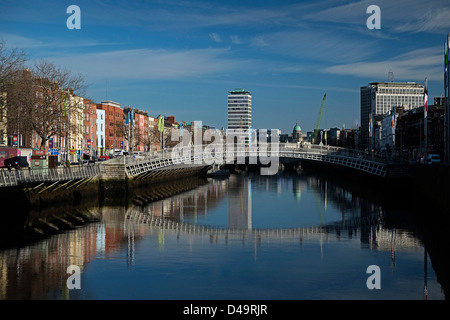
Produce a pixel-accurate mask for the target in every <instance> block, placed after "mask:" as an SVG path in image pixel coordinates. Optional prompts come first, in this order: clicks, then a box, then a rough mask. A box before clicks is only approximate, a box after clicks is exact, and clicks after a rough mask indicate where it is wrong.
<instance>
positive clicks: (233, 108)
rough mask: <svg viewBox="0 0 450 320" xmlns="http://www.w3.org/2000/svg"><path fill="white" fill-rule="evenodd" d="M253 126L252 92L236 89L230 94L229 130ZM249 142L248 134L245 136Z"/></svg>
mask: <svg viewBox="0 0 450 320" xmlns="http://www.w3.org/2000/svg"><path fill="white" fill-rule="evenodd" d="M251 128H252V94H251V92H250V91H246V90H244V89H235V90H233V91H229V94H228V130H236V129H243V130H249V129H251ZM245 141H247V142H248V136H246V137H245Z"/></svg>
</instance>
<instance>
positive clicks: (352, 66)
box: [323, 47, 443, 81]
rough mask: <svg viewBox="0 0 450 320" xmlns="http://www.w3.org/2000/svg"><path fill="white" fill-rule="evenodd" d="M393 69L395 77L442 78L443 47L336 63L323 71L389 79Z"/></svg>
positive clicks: (403, 78) (418, 79)
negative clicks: (382, 58) (375, 59)
mask: <svg viewBox="0 0 450 320" xmlns="http://www.w3.org/2000/svg"><path fill="white" fill-rule="evenodd" d="M391 70H392V71H393V72H394V76H395V79H402V80H409V81H412V80H415V81H420V80H421V79H424V78H425V77H427V78H428V79H429V80H442V77H443V75H442V72H443V71H442V48H441V47H431V48H424V49H417V50H413V51H411V52H408V53H405V54H402V55H399V56H397V57H394V58H392V59H388V60H383V61H376V62H367V61H365V62H357V63H349V64H341V65H335V66H332V67H329V68H325V69H324V70H323V71H324V72H325V73H331V74H337V75H347V76H348V75H349V76H355V77H370V78H373V79H387V74H388V72H389V71H391Z"/></svg>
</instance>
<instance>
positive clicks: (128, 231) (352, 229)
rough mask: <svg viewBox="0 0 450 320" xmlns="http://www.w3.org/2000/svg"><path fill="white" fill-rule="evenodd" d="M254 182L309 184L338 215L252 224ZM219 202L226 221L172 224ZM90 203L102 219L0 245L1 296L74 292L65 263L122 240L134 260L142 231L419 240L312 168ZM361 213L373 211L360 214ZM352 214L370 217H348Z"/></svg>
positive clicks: (373, 245)
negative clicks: (276, 225) (280, 225)
mask: <svg viewBox="0 0 450 320" xmlns="http://www.w3.org/2000/svg"><path fill="white" fill-rule="evenodd" d="M254 190H265V191H267V192H270V193H280V194H281V193H285V192H287V191H289V192H290V194H291V196H292V197H294V198H295V199H296V200H297V201H301V197H302V194H305V193H306V192H312V193H314V195H315V196H316V197H317V199H318V204H319V205H320V208H323V210H325V208H326V207H328V206H332V207H334V208H336V209H338V210H339V211H340V212H341V213H342V220H340V221H336V222H334V223H330V224H329V225H328V226H329V228H326V227H324V226H305V227H304V228H302V227H298V228H293V229H287V230H264V229H258V228H254V226H253V225H252V217H253V216H252V211H253V202H252V191H254ZM224 203H227V206H228V214H229V216H228V226H227V227H224V228H215V227H214V226H211V227H210V228H204V229H202V228H198V229H195V228H193V229H183V228H182V227H180V228H177V227H176V225H177V224H178V225H179V226H183V225H189V224H195V222H197V221H198V218H199V216H207V215H208V214H210V212H212V211H214V209H215V208H217V207H219V206H220V205H222V204H224ZM91 210H97V212H98V215H99V217H101V220H100V221H98V222H94V223H89V224H86V225H85V226H83V227H80V228H77V229H74V230H71V231H68V232H65V233H61V234H57V235H54V236H52V237H50V238H48V239H45V240H42V241H40V242H38V243H36V244H33V245H31V246H25V247H19V248H13V249H8V250H2V251H0V299H71V298H76V297H77V295H78V294H79V292H77V291H75V290H68V289H67V287H66V280H67V277H68V274H67V273H66V270H67V267H68V266H69V265H78V266H79V267H80V268H81V270H82V272H83V268H84V267H86V266H87V265H88V264H89V263H90V262H92V261H93V260H95V259H97V258H107V257H108V255H110V254H112V253H114V252H117V251H118V250H122V249H123V248H127V254H128V261H129V263H130V264H134V263H135V260H134V257H133V252H134V246H135V245H136V243H137V242H138V241H140V240H141V239H143V238H145V237H147V236H152V239H154V240H153V241H155V242H157V244H158V248H159V249H160V250H165V247H164V242H165V237H170V238H176V239H178V241H188V242H189V243H190V246H189V248H190V250H194V249H195V245H196V244H200V243H204V242H205V241H206V242H208V243H210V244H213V245H217V246H222V245H225V246H227V245H231V244H233V243H237V244H239V245H244V246H247V245H248V246H253V247H254V248H255V252H256V251H257V250H258V247H259V246H260V245H261V244H262V243H264V242H271V243H273V242H278V243H280V244H283V243H299V244H300V245H301V243H302V242H303V241H306V240H308V241H309V240H313V241H316V242H322V241H324V242H333V241H340V240H341V238H355V237H359V239H360V243H361V247H362V248H365V249H368V250H379V251H390V252H392V253H395V252H396V251H397V252H398V251H401V250H404V251H407V250H422V249H423V244H422V243H421V241H420V240H419V239H417V237H415V236H414V234H412V233H411V232H410V231H408V230H401V229H398V228H392V227H390V226H386V225H384V224H383V215H384V214H385V212H384V209H383V208H382V207H381V206H379V205H377V204H374V203H372V202H370V201H368V200H365V199H362V198H360V197H357V196H355V195H354V194H353V193H351V192H349V191H348V190H346V189H345V188H343V187H341V186H338V185H334V184H330V183H329V182H327V181H326V180H322V179H319V178H317V177H312V176H306V177H298V176H278V177H270V176H266V177H259V176H253V177H251V178H246V177H244V178H243V177H237V176H232V177H230V179H225V180H211V181H209V182H208V183H206V184H204V185H200V186H198V187H197V188H196V189H193V190H190V191H185V192H181V193H179V194H176V195H173V196H172V197H170V198H167V199H162V200H159V201H153V202H149V203H147V204H146V205H131V206H120V207H118V206H107V205H105V206H99V207H93V208H92V209H91ZM131 217H132V218H131ZM365 217H374V218H375V219H366V220H361V219H360V218H365ZM151 218H157V219H158V221H159V222H161V221H166V222H171V223H172V224H170V227H169V224H163V225H155V224H150V223H148V221H149V220H148V219H151ZM352 218H359V219H360V220H358V221H366V222H367V221H371V223H369V224H359V225H358V224H354V225H352V224H351V223H350V222H351V221H352ZM354 220H357V219H354ZM192 221H193V222H194V223H192ZM330 226H332V227H330ZM87 298H88V297H87Z"/></svg>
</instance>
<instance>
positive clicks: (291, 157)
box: [0, 144, 388, 187]
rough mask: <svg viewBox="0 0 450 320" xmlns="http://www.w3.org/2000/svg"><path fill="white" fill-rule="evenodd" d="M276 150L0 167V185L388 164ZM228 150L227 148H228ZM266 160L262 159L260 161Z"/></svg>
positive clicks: (313, 150) (351, 153)
mask: <svg viewBox="0 0 450 320" xmlns="http://www.w3.org/2000/svg"><path fill="white" fill-rule="evenodd" d="M277 146H278V148H276V149H275V150H273V149H272V150H270V151H269V152H261V151H259V150H237V152H234V149H232V150H233V152H223V153H220V154H219V153H217V154H215V153H214V152H210V151H209V152H205V150H196V149H194V148H192V149H191V150H190V151H191V152H184V151H185V150H184V151H183V152H181V151H179V150H178V151H177V152H173V151H174V150H166V151H164V152H162V153H161V152H159V153H144V154H143V155H141V156H125V157H120V158H115V159H111V160H108V161H105V162H102V163H96V164H95V165H90V166H88V165H84V166H80V165H79V166H71V167H70V168H66V167H57V168H53V169H42V170H29V169H17V170H16V169H10V170H8V169H6V168H0V187H11V186H21V185H30V184H40V183H42V184H57V183H62V182H64V183H65V182H67V183H73V182H74V181H76V182H77V183H83V181H84V182H85V181H88V180H90V179H93V178H95V177H100V178H104V179H114V178H115V177H116V178H118V179H119V180H120V179H125V178H136V179H144V178H145V177H149V176H152V175H156V174H158V175H159V174H164V173H167V172H177V171H178V170H179V171H182V170H187V169H191V168H192V169H193V170H194V169H195V168H197V169H198V168H199V167H208V166H211V165H213V164H214V165H217V164H232V163H238V164H256V163H258V162H259V163H263V164H267V163H268V161H269V164H270V163H271V164H276V167H275V169H276V171H274V172H273V173H276V172H277V170H278V164H279V163H284V162H289V161H295V160H307V161H313V162H323V163H329V164H333V165H338V166H342V167H347V168H351V169H354V170H356V171H358V172H364V173H367V174H370V175H372V176H376V177H382V178H383V177H386V175H387V172H388V165H387V163H386V162H385V161H383V160H382V159H380V158H376V157H373V156H369V155H366V154H364V153H362V152H359V151H357V150H350V149H345V148H338V147H331V146H318V145H309V146H307V147H298V146H297V145H293V146H289V145H287V144H279V145H277ZM227 150H228V149H227ZM263 161H265V162H263Z"/></svg>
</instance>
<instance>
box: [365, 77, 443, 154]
mask: <svg viewBox="0 0 450 320" xmlns="http://www.w3.org/2000/svg"><path fill="white" fill-rule="evenodd" d="M360 93H361V126H360V128H359V130H358V132H357V138H358V144H357V146H358V147H359V148H360V149H363V150H368V151H371V152H375V153H379V154H383V155H387V156H393V155H395V156H397V157H398V156H400V157H402V158H404V159H407V160H420V159H421V158H422V157H423V156H424V155H425V154H431V153H433V154H439V155H440V156H441V158H442V159H444V156H445V154H446V152H445V136H446V127H447V126H448V125H447V124H446V121H445V115H446V113H448V111H447V112H446V111H445V109H446V100H447V99H446V98H445V97H435V98H434V99H433V101H430V102H429V101H428V100H429V99H428V96H427V94H428V93H427V88H426V83H425V84H424V85H422V84H419V83H416V82H373V83H370V84H369V85H367V86H364V87H361V89H360ZM425 105H426V106H425Z"/></svg>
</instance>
